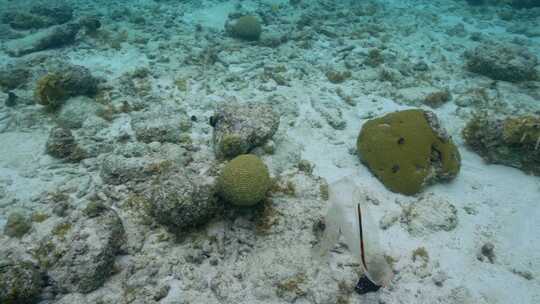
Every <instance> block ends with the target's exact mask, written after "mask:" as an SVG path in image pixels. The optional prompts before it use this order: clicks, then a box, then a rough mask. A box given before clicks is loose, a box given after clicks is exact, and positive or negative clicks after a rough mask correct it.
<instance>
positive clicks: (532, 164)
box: [463, 113, 540, 175]
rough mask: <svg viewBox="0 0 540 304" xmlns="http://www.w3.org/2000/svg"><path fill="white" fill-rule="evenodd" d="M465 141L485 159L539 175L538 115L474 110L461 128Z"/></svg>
mask: <svg viewBox="0 0 540 304" xmlns="http://www.w3.org/2000/svg"><path fill="white" fill-rule="evenodd" d="M463 138H464V139H465V143H466V144H467V146H469V147H470V148H471V149H472V150H473V151H475V152H476V153H478V154H480V156H482V158H483V159H484V160H485V161H487V162H488V163H493V164H501V165H505V166H510V167H514V168H518V169H521V170H523V171H525V172H528V173H532V174H535V175H540V117H539V116H530V115H524V116H507V117H497V116H495V115H490V114H488V113H478V114H476V115H475V116H474V117H473V118H472V119H471V120H470V121H469V122H468V123H467V125H466V126H465V129H463Z"/></svg>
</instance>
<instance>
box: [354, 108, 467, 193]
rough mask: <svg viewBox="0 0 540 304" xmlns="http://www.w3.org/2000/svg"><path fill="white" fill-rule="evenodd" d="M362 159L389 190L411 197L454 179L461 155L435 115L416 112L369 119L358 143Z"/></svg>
mask: <svg viewBox="0 0 540 304" xmlns="http://www.w3.org/2000/svg"><path fill="white" fill-rule="evenodd" d="M357 148H358V152H359V154H360V158H361V160H362V161H363V162H364V163H365V164H366V165H367V166H368V167H369V169H370V170H371V172H373V174H374V175H375V176H376V177H377V178H378V179H379V180H380V181H381V182H382V183H383V184H384V185H385V186H386V187H387V188H388V189H390V190H391V191H394V192H399V193H402V194H407V195H412V194H415V193H418V192H420V190H421V189H422V187H424V186H425V185H426V184H429V183H432V182H434V181H438V180H439V181H445V180H450V179H452V178H454V177H455V176H456V175H457V173H458V172H459V169H460V164H461V162H460V154H459V151H458V149H457V147H456V146H455V145H454V143H453V142H452V140H451V139H450V138H449V137H448V136H447V135H446V134H445V132H444V131H443V130H442V129H441V127H440V125H439V122H438V120H437V118H436V117H435V114H433V113H432V112H428V111H423V110H419V109H413V110H405V111H399V112H393V113H390V114H387V115H385V116H383V117H379V118H376V119H372V120H369V121H368V122H366V123H365V124H364V126H363V127H362V130H361V131H360V134H359V136H358V140H357Z"/></svg>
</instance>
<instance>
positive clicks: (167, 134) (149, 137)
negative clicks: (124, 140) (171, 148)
mask: <svg viewBox="0 0 540 304" xmlns="http://www.w3.org/2000/svg"><path fill="white" fill-rule="evenodd" d="M131 127H132V128H133V131H135V136H136V137H137V140H139V141H141V142H144V143H151V142H170V143H179V142H181V141H182V137H183V136H186V135H188V134H189V130H190V128H191V121H190V120H189V116H188V115H187V114H186V112H185V111H184V110H182V109H177V108H175V107H171V106H160V107H155V108H154V109H152V110H149V111H141V112H138V113H134V114H133V118H132V120H131Z"/></svg>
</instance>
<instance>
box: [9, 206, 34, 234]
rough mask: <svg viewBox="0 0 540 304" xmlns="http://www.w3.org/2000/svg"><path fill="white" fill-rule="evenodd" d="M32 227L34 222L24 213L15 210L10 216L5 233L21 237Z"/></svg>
mask: <svg viewBox="0 0 540 304" xmlns="http://www.w3.org/2000/svg"><path fill="white" fill-rule="evenodd" d="M30 229H32V223H31V221H30V219H29V218H27V217H25V216H24V215H22V214H20V213H17V212H13V213H11V214H10V215H9V216H8V219H7V223H6V226H5V227H4V234H5V235H7V236H10V237H15V238H21V237H23V236H24V235H25V234H26V233H28V231H30Z"/></svg>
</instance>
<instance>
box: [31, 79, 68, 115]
mask: <svg viewBox="0 0 540 304" xmlns="http://www.w3.org/2000/svg"><path fill="white" fill-rule="evenodd" d="M67 95H68V94H67V92H66V90H65V88H64V86H63V80H62V77H61V76H60V75H58V74H47V75H45V76H43V77H42V78H40V79H39V80H38V82H37V87H36V90H35V96H36V100H37V102H38V103H39V104H41V105H43V106H46V107H49V108H51V109H55V108H58V107H60V106H61V105H62V102H63V101H64V100H65V99H66V98H67Z"/></svg>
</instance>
